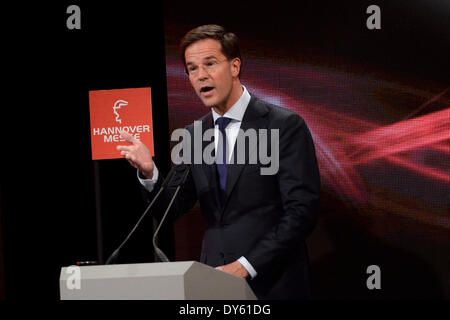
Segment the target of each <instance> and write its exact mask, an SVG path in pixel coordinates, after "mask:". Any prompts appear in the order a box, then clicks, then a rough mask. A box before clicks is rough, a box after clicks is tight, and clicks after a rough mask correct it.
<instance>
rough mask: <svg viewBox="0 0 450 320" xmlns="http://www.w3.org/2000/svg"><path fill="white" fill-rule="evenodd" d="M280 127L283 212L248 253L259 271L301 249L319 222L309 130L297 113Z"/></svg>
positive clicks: (317, 178)
mask: <svg viewBox="0 0 450 320" xmlns="http://www.w3.org/2000/svg"><path fill="white" fill-rule="evenodd" d="M279 128H280V144H279V170H278V173H277V179H278V183H279V190H280V196H281V202H282V208H283V212H280V215H281V217H280V219H279V220H278V223H277V224H276V225H274V226H273V228H272V229H271V230H270V231H269V232H268V233H266V234H265V236H264V237H263V238H261V240H260V241H259V242H257V245H256V246H254V247H253V248H252V249H251V250H250V251H249V252H248V253H247V254H246V255H245V257H246V258H247V260H248V261H249V262H250V263H251V265H252V266H253V267H254V268H255V270H256V271H257V272H258V274H261V273H264V272H265V271H267V270H270V268H272V267H273V266H274V264H276V263H277V261H280V259H282V258H284V257H287V256H288V255H290V254H292V253H293V250H296V249H297V250H298V248H299V245H300V244H302V243H303V242H304V241H305V239H306V238H307V237H308V235H309V234H310V233H311V231H312V230H313V228H314V226H315V225H316V221H317V211H318V206H319V196H320V176H319V169H318V165H317V159H316V155H315V148H314V144H313V140H312V137H311V134H310V132H309V129H308V127H307V126H306V123H305V122H304V120H303V119H302V118H301V117H300V116H298V115H297V114H290V115H289V116H288V117H287V119H285V120H284V121H283V125H280V126H279Z"/></svg>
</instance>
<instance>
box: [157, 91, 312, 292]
mask: <svg viewBox="0 0 450 320" xmlns="http://www.w3.org/2000/svg"><path fill="white" fill-rule="evenodd" d="M200 121H201V122H202V133H203V132H204V131H205V130H207V129H210V128H213V127H214V124H213V117H212V114H211V112H209V113H208V114H206V115H205V116H204V117H202V118H201V119H200ZM186 129H187V130H188V131H189V132H190V133H191V136H192V137H193V139H195V138H196V137H195V133H194V126H193V124H191V125H189V126H187V127H186ZM241 129H243V130H244V131H245V130H247V129H255V130H256V132H258V129H268V132H270V129H279V170H278V172H277V174H275V175H261V174H260V168H261V167H262V166H263V165H262V164H261V163H257V164H254V163H248V161H246V163H245V164H230V165H229V169H228V173H227V184H226V196H225V201H224V202H223V205H222V204H221V201H220V199H219V191H218V189H219V184H218V177H217V171H216V166H215V164H205V163H201V164H180V165H178V168H177V169H179V171H183V170H184V169H185V166H190V169H191V170H190V173H189V175H188V178H187V180H186V183H185V184H184V186H183V188H182V189H181V191H180V193H179V194H178V197H177V200H176V202H175V204H174V206H173V207H172V210H171V211H170V213H169V216H170V218H171V219H175V218H177V217H179V216H180V215H181V214H184V213H185V212H187V211H189V210H190V209H191V208H192V207H193V206H194V205H195V203H196V202H197V201H199V202H200V207H201V211H202V214H203V217H204V219H205V220H206V222H207V230H206V232H205V234H204V238H203V245H202V253H201V262H202V263H205V264H208V265H210V266H213V267H216V266H220V265H225V264H228V263H231V262H233V261H235V260H237V259H238V258H239V257H241V256H244V257H245V258H246V259H247V260H248V261H249V262H250V264H251V265H252V266H253V267H254V269H255V270H256V272H257V273H258V275H257V276H256V277H255V278H254V279H247V281H248V283H249V285H250V287H251V288H252V289H253V291H254V293H255V294H256V296H257V297H258V298H259V299H305V298H308V297H309V296H310V285H309V276H308V254H307V248H306V244H305V239H306V238H307V237H308V235H309V234H310V233H311V231H312V230H313V228H314V226H315V224H316V221H317V210H318V204H319V193H320V179H319V171H318V166H317V160H316V156H315V150H314V144H313V141H312V138H311V135H310V132H309V129H308V127H307V126H306V124H305V122H304V120H303V119H302V118H301V117H300V116H299V115H297V114H296V113H294V112H292V111H290V110H288V109H284V108H280V107H277V106H274V105H271V104H269V103H266V102H264V101H262V100H259V99H258V98H256V97H254V96H252V97H251V100H250V103H249V105H248V107H247V109H246V112H245V114H244V117H243V120H242V123H241ZM268 137H269V139H270V134H269V135H268ZM197 138H198V137H197ZM210 143H211V142H210V141H205V142H203V147H206V146H207V145H208V144H210ZM268 146H269V150H270V143H269V144H268ZM191 147H192V151H191V154H192V155H193V154H194V151H193V144H192V146H191ZM236 147H237V143H236V145H235V149H234V150H236ZM252 152H258V150H257V148H255V147H254V146H253V147H252V146H249V144H248V141H247V144H246V153H245V158H246V160H248V159H249V156H250V155H251V153H252ZM161 180H162V179H159V180H158V183H157V185H156V187H155V189H156V190H158V187H159V186H158V184H160V183H161ZM175 180H176V179H175ZM174 189H175V188H171V187H170V186H169V188H168V189H166V190H167V192H166V193H165V195H164V196H163V197H166V198H167V199H168V198H169V197H170V196H171V195H172V194H173V192H174ZM167 199H166V200H167ZM161 202H162V203H165V205H167V202H166V201H161Z"/></svg>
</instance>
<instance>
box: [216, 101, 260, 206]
mask: <svg viewBox="0 0 450 320" xmlns="http://www.w3.org/2000/svg"><path fill="white" fill-rule="evenodd" d="M267 112H268V110H267V108H265V107H264V106H263V105H262V104H260V103H259V102H258V99H257V98H255V97H254V96H252V98H251V100H250V102H249V104H248V106H247V109H246V111H245V114H244V118H243V119H242V123H241V128H240V129H241V131H239V134H238V137H237V139H236V143H235V144H234V149H233V157H234V163H233V164H230V165H229V166H228V173H227V184H226V190H225V191H226V196H225V202H224V205H223V208H222V214H223V211H224V209H225V207H226V205H227V203H228V200H229V198H230V195H231V193H232V192H233V189H234V186H235V185H236V182H237V180H238V179H239V176H240V175H241V173H242V170H243V169H244V167H245V165H246V164H247V163H248V159H249V156H250V155H251V154H252V153H253V152H257V149H258V148H257V146H256V145H253V146H249V144H248V142H246V143H245V163H244V164H239V163H236V162H237V157H236V153H237V151H236V150H237V144H238V143H237V142H238V141H239V139H242V135H243V132H246V131H247V130H249V129H254V130H255V131H256V136H257V137H258V129H263V128H266V127H267V122H266V119H265V118H264V117H263V116H264V114H265V113H267Z"/></svg>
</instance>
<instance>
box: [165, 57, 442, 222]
mask: <svg viewBox="0 0 450 320" xmlns="http://www.w3.org/2000/svg"><path fill="white" fill-rule="evenodd" d="M322 72H323V71H322ZM329 72H330V73H332V71H329ZM293 73H294V74H295V72H293ZM270 76H271V75H263V76H260V77H256V76H253V77H252V76H250V77H248V78H246V79H245V82H244V85H246V87H247V89H249V91H250V92H252V93H254V94H255V95H256V96H258V97H260V98H262V99H263V100H266V101H269V102H273V103H275V104H278V105H280V106H281V107H289V108H290V109H292V110H293V111H295V112H297V113H298V114H300V115H301V116H302V117H303V118H304V119H305V121H306V123H307V124H308V127H309V128H310V130H311V134H312V136H313V140H314V143H315V146H316V153H317V158H318V161H319V166H320V172H321V178H322V181H323V183H324V184H325V185H327V186H328V187H330V188H331V189H332V190H334V191H335V192H336V193H337V194H338V195H339V196H340V197H341V198H342V199H343V200H346V201H351V202H352V203H353V204H354V205H356V206H357V205H358V204H361V203H367V202H369V203H371V204H372V205H375V206H381V207H383V208H384V207H386V202H389V201H391V200H390V199H385V198H383V197H380V196H379V195H373V194H370V193H369V192H368V191H367V190H366V189H367V188H366V184H367V182H363V180H362V178H361V170H362V169H361V166H364V165H379V164H377V163H376V161H380V160H381V161H384V163H389V164H391V165H394V166H396V167H401V168H403V169H406V170H407V171H408V172H409V173H410V174H411V175H417V176H420V177H422V179H428V180H431V181H432V182H437V183H440V184H444V187H445V188H448V187H449V185H450V176H449V170H448V169H449V166H448V165H443V166H442V165H438V166H430V165H429V164H425V163H423V162H422V161H421V160H420V159H418V158H417V157H411V156H410V154H411V153H414V152H427V150H433V151H435V152H439V158H447V157H448V156H449V154H450V147H449V143H450V108H445V109H443V110H439V111H435V112H432V113H429V114H425V115H421V116H417V117H415V118H411V119H410V118H409V117H411V116H413V115H416V114H418V113H419V111H422V110H423V109H424V108H426V107H427V106H428V105H429V104H430V103H432V102H436V101H437V100H439V99H441V98H442V97H443V96H444V95H445V93H446V92H448V90H449V88H447V89H446V90H444V91H443V92H441V93H439V94H438V95H434V96H433V97H431V98H428V99H427V101H426V102H425V103H423V104H421V105H420V106H418V107H417V108H415V110H414V111H413V112H412V113H410V114H409V115H408V116H407V117H406V119H405V118H404V119H403V120H400V121H398V122H395V123H391V124H384V125H383V124H377V123H376V122H372V121H369V120H362V119H359V118H358V117H356V116H352V115H349V114H345V113H343V112H337V111H335V110H334V108H332V107H333V106H331V105H329V104H326V103H324V104H314V103H311V102H307V101H304V100H302V99H301V98H297V97H295V96H293V95H292V94H288V93H286V92H288V90H285V88H274V86H273V85H268V82H267V79H268V77H270ZM281 76H282V75H281ZM308 76H311V77H312V78H314V79H313V81H314V82H315V83H317V82H321V81H324V82H327V81H328V82H330V79H329V77H326V76H325V75H324V74H323V73H321V74H320V75H316V76H313V75H308ZM332 76H333V75H331V76H330V77H332ZM304 80H305V79H302V81H304ZM167 82H168V93H169V107H170V110H171V111H170V112H175V113H177V114H180V115H182V114H184V116H183V118H186V117H189V116H194V118H193V119H192V120H195V119H197V118H199V117H200V116H202V115H203V114H204V113H205V107H204V106H202V105H201V103H200V102H199V100H198V98H197V97H196V95H195V93H194V92H193V90H192V89H191V88H190V85H189V81H188V79H187V76H186V74H185V72H184V70H183V68H182V66H181V64H180V62H179V61H178V58H175V57H170V56H169V57H167ZM328 85H330V84H328ZM336 85H338V86H339V85H340V86H342V83H337V84H336ZM344 89H345V87H344ZM318 100H320V99H318ZM446 105H447V106H448V103H447V104H446ZM184 125H186V123H180V124H176V126H177V127H181V126H184ZM386 188H388V189H389V186H386ZM392 208H393V209H392V211H395V213H396V214H400V215H403V216H408V217H409V218H412V219H416V220H420V221H422V222H426V223H431V224H434V225H440V226H445V227H446V228H449V229H450V219H449V218H448V217H441V216H431V215H427V213H424V212H423V210H420V209H416V211H415V212H414V208H411V207H409V206H408V207H405V206H402V205H399V204H398V203H392Z"/></svg>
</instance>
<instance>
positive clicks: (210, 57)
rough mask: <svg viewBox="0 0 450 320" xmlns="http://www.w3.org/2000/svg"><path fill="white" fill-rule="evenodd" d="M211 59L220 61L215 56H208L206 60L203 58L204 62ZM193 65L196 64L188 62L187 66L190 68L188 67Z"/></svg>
mask: <svg viewBox="0 0 450 320" xmlns="http://www.w3.org/2000/svg"><path fill="white" fill-rule="evenodd" d="M211 59H216V60H219V59H218V58H217V57H216V56H214V55H212V56H207V57H205V58H203V60H211ZM192 64H195V63H194V62H192V61H186V65H187V66H188V65H192Z"/></svg>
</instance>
